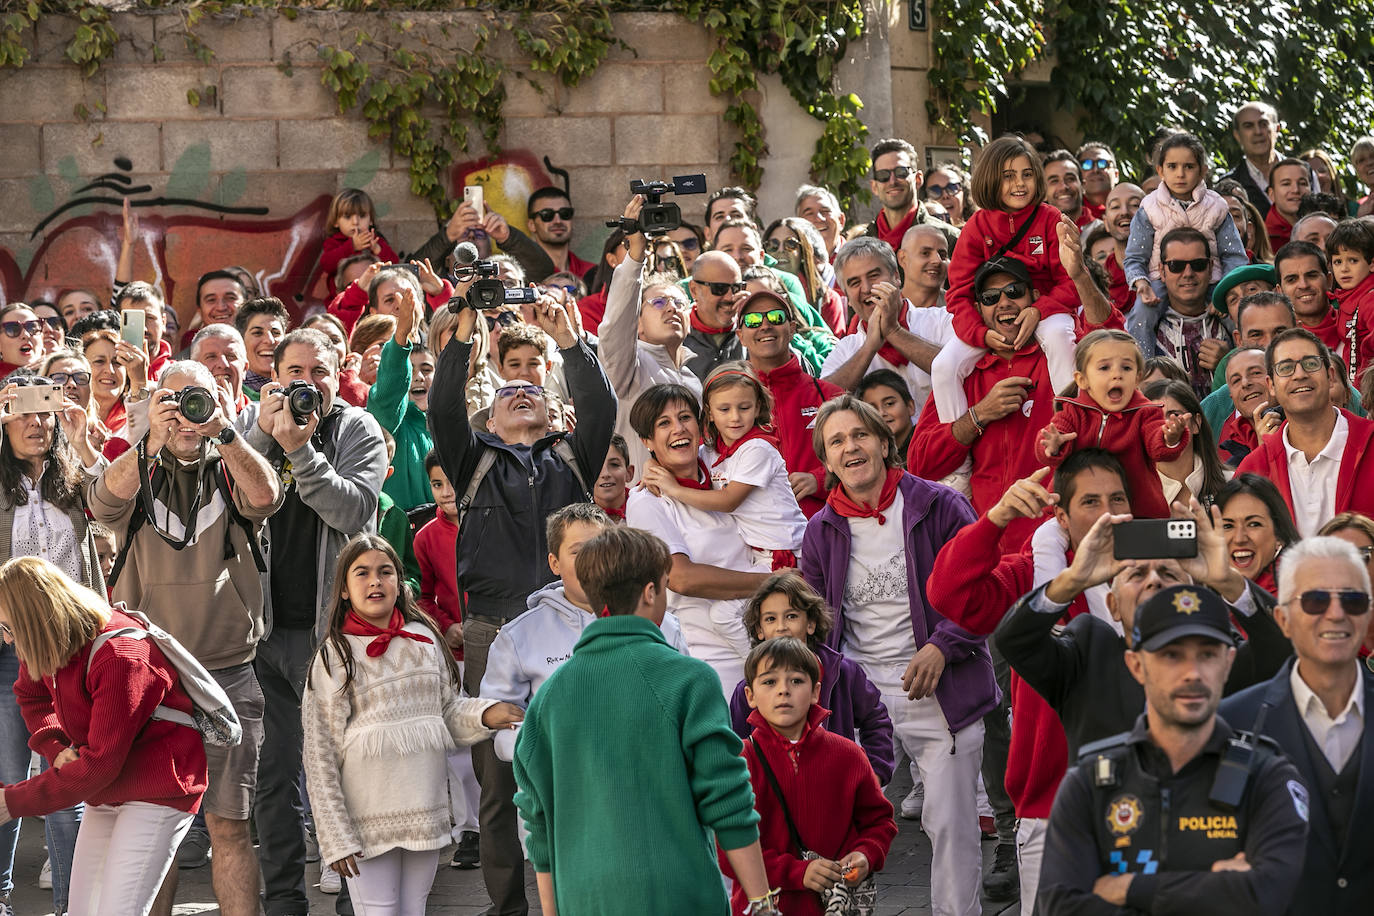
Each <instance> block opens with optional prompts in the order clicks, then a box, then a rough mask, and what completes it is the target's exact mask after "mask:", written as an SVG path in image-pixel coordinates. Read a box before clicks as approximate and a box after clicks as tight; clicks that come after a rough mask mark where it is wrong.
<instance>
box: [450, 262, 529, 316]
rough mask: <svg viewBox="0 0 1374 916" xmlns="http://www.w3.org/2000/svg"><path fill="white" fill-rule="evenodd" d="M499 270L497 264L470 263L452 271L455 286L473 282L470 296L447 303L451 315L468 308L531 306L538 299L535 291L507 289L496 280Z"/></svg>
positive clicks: (518, 288)
mask: <svg viewBox="0 0 1374 916" xmlns="http://www.w3.org/2000/svg"><path fill="white" fill-rule="evenodd" d="M498 273H499V270H498V268H497V266H496V263H495V262H494V261H487V260H480V261H473V262H472V263H471V264H460V265H458V266H456V267H454V268H453V281H454V284H455V285H457V284H458V283H467V282H468V281H474V282H473V283H472V286H470V287H468V292H467V296H454V297H453V298H452V299H450V300H449V301H448V308H449V311H450V312H453V313H454V314H455V315H456V314H457V313H458V312H461V311H462V310H463V309H465V308H469V309H476V310H477V311H482V310H485V309H494V308H499V307H501V306H502V305H517V304H528V303H530V302H533V301H534V300H535V291H534V290H533V289H531V288H530V287H527V286H521V287H516V288H515V289H506V287H505V285H504V284H503V283H502V282H501V281H500V280H499V279H498V278H497V274H498Z"/></svg>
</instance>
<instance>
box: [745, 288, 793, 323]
mask: <svg viewBox="0 0 1374 916" xmlns="http://www.w3.org/2000/svg"><path fill="white" fill-rule="evenodd" d="M771 309H782V310H783V311H785V312H787V317H788V319H790V320H791V321H796V320H797V313H796V311H795V310H794V309H793V308H792V303H790V302H788V301H787V300H786V299H784V298H783V297H782V296H779V295H778V294H777V293H775V292H773V291H772V290H767V289H761V290H759V291H758V292H753V293H750V294H749V295H748V296H747V297H745V300H744V301H743V302H741V303H740V306H739V311H737V312H735V326H736V327H739V325H740V322H741V320H742V319H743V318H744V313H745V312H759V311H763V312H767V311H770V310H771Z"/></svg>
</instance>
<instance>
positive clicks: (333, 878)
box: [320, 865, 343, 894]
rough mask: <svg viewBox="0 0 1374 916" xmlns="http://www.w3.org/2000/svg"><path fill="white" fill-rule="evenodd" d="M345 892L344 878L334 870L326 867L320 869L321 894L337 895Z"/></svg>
mask: <svg viewBox="0 0 1374 916" xmlns="http://www.w3.org/2000/svg"><path fill="white" fill-rule="evenodd" d="M341 890H343V878H342V877H341V876H340V875H339V873H338V872H336V871H335V870H334V869H332V868H330V867H329V866H328V865H326V866H325V867H324V868H321V869H320V893H321V894H337V893H338V892H339V891H341Z"/></svg>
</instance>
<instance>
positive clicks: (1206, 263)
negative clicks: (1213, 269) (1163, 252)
mask: <svg viewBox="0 0 1374 916" xmlns="http://www.w3.org/2000/svg"><path fill="white" fill-rule="evenodd" d="M1211 265H1212V259H1211V258H1190V259H1188V260H1186V261H1185V260H1183V259H1182V258H1171V259H1170V260H1168V261H1165V262H1164V266H1165V267H1166V268H1168V270H1169V273H1171V274H1181V273H1183V271H1184V269H1185V268H1188V267H1191V268H1192V269H1193V273H1195V274H1200V273H1202V272H1203V271H1204V270H1206V269H1207V268H1208V267H1210V266H1211Z"/></svg>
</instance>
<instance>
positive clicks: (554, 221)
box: [525, 185, 596, 283]
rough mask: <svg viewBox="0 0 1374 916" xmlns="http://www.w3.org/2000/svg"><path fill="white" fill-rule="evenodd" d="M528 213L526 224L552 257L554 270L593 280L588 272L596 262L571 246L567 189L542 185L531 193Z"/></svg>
mask: <svg viewBox="0 0 1374 916" xmlns="http://www.w3.org/2000/svg"><path fill="white" fill-rule="evenodd" d="M525 214H526V216H527V217H528V218H529V221H528V222H527V223H526V224H525V225H526V228H528V229H529V231H530V234H531V235H533V236H534V240H535V241H536V242H538V243H539V247H540V248H542V249H544V252H545V253H546V254H547V255H548V256H549V258H551V259H552V260H553V271H554V273H558V272H560V271H568V272H569V273H572V274H576V275H577V276H579V277H582V278H583V282H585V283H590V282H591V280H590V277H589V274H591V272H592V271H594V270H595V269H596V265H595V264H593V263H591V262H590V261H584V260H582V259H581V258H579V257H578V256H577V255H576V254H575V253H574V252H573V250H572V234H573V225H572V220H573V205H572V201H571V200H569V199H568V195H567V193H566V192H564V191H562V190H559V189H558V188H555V187H553V186H552V185H549V186H546V187H542V188H539V189H538V190H537V191H535V192H534V193H533V194H531V195H530V199H529V203H527V204H526V205H525Z"/></svg>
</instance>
